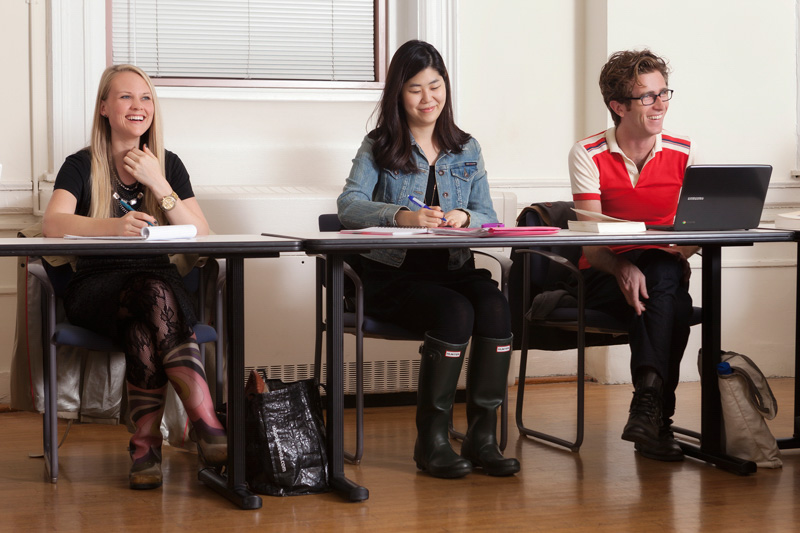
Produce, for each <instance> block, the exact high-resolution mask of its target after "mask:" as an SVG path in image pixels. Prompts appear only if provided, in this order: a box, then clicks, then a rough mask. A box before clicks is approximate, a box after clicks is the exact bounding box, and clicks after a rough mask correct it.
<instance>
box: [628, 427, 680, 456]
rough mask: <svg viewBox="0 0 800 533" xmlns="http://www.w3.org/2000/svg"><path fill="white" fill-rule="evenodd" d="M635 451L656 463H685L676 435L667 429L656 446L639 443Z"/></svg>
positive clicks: (664, 429)
mask: <svg viewBox="0 0 800 533" xmlns="http://www.w3.org/2000/svg"><path fill="white" fill-rule="evenodd" d="M634 449H635V450H636V451H637V452H639V453H640V454H642V456H643V457H647V458H648V459H655V460H656V461H683V450H682V449H681V446H680V444H678V441H677V440H675V434H674V433H673V432H672V431H670V430H669V429H667V428H663V429H662V431H661V438H660V439H659V441H658V444H656V445H655V446H651V445H649V444H641V443H638V442H637V443H636V444H635V445H634Z"/></svg>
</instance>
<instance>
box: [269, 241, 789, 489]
mask: <svg viewBox="0 0 800 533" xmlns="http://www.w3.org/2000/svg"><path fill="white" fill-rule="evenodd" d="M273 236H276V235H273ZM292 238H297V239H302V240H303V249H304V250H305V251H306V252H307V253H310V254H323V255H327V256H328V261H327V272H326V275H327V279H328V284H327V301H326V310H325V312H326V316H327V320H328V326H329V329H328V332H329V333H328V335H327V336H326V343H327V344H326V356H327V365H328V408H329V411H328V413H329V417H328V428H329V433H328V435H329V439H330V440H329V443H328V447H329V457H330V461H331V468H332V477H333V478H334V479H335V480H336V488H337V490H340V491H346V492H348V494H349V495H350V499H351V500H353V501H359V500H363V499H366V498H367V497H368V494H369V493H368V492H367V490H366V489H365V488H363V487H358V486H356V485H354V484H352V483H351V482H349V481H348V480H347V479H346V478H345V477H344V459H343V444H342V428H341V423H342V410H343V392H342V391H343V367H342V364H343V363H342V361H343V323H342V306H341V301H342V297H343V287H344V280H343V269H342V261H343V259H342V258H343V257H344V256H345V255H347V254H353V253H361V252H364V251H367V250H371V249H376V248H382V249H389V248H418V249H425V248H442V247H443V248H462V247H469V248H487V247H490V248H495V247H512V246H516V247H525V246H554V245H573V246H584V245H610V244H678V245H696V246H701V247H702V249H703V251H702V254H703V263H702V264H703V269H702V303H703V326H702V328H703V330H702V347H703V360H702V407H701V409H702V412H701V416H702V422H701V433H700V435H698V437H699V441H700V445H699V446H694V445H690V444H685V443H682V447H683V449H684V452H685V453H686V454H687V455H689V456H690V457H695V458H697V459H700V460H703V461H706V462H708V463H712V464H714V465H716V466H718V467H720V468H723V469H725V470H730V471H732V472H736V473H738V474H748V473H751V472H755V470H756V465H755V463H753V462H751V461H742V460H740V459H737V458H734V457H730V456H727V455H725V454H723V453H722V446H723V443H722V437H721V421H722V407H721V405H720V399H719V384H718V381H717V372H716V365H717V363H719V362H720V351H721V344H720V335H721V328H720V324H721V308H722V291H721V273H722V271H721V267H722V265H721V256H722V247H725V246H749V245H752V244H754V243H762V242H795V240H796V238H795V233H794V232H792V231H780V230H767V229H765V230H750V231H723V232H664V231H648V232H646V233H638V234H631V235H600V234H595V233H576V232H570V231H561V232H560V233H559V234H557V235H548V236H526V237H491V238H489V237H486V238H477V237H466V236H444V235H405V236H398V235H395V236H391V237H381V236H373V235H342V234H338V233H309V234H303V235H301V236H297V235H296V236H293V237H292ZM798 287H799V289H798V290H800V284H798ZM798 301H800V300H798ZM799 312H800V310H799ZM798 316H800V315H798ZM796 359H797V363H796V364H800V352H796ZM797 390H798V391H800V389H797ZM797 405H800V392H796V407H797ZM797 414H798V411H797V409H796V410H795V434H794V439H792V442H786V443H785V444H784V445H783V446H782V447H790V446H791V445H792V444H794V445H796V447H800V419H798V418H797Z"/></svg>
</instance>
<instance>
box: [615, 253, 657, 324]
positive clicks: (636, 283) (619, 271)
mask: <svg viewBox="0 0 800 533" xmlns="http://www.w3.org/2000/svg"><path fill="white" fill-rule="evenodd" d="M614 277H615V278H617V284H618V285H619V288H620V290H621V291H622V294H623V295H624V296H625V300H626V301H627V302H628V305H630V306H631V307H633V310H634V311H636V314H637V315H641V314H642V313H643V312H644V311H645V306H644V302H642V300H647V299H648V298H649V296H648V295H647V283H646V281H647V280H646V279H645V277H644V274H642V271H641V270H639V267H637V266H636V265H634V264H633V263H631V262H630V261H628V260H625V259H622V258H618V260H617V265H616V267H615V268H614Z"/></svg>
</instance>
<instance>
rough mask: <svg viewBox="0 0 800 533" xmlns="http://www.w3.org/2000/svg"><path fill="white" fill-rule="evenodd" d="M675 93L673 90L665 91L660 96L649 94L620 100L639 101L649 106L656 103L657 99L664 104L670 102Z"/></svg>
mask: <svg viewBox="0 0 800 533" xmlns="http://www.w3.org/2000/svg"><path fill="white" fill-rule="evenodd" d="M674 92H675V91H673V90H672V89H664V90H663V91H661V92H660V93H658V94H652V93H648V94H645V95H642V96H626V97H625V98H620V100H639V101H640V102H641V103H642V105H643V106H648V105H653V104H655V103H656V97H658V98H661V101H662V102H666V101H668V100H670V99H671V98H672V93H674Z"/></svg>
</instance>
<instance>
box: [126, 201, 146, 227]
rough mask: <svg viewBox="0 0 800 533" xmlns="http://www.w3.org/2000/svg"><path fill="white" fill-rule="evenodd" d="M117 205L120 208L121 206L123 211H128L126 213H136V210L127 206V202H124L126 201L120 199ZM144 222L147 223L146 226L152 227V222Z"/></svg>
mask: <svg viewBox="0 0 800 533" xmlns="http://www.w3.org/2000/svg"><path fill="white" fill-rule="evenodd" d="M119 205H121V206H122V207H123V208H124V209H127V210H128V212H131V211H136V209H134V208H133V207H132V206H130V205H129V204H128V202H126V201H125V200H123V199H122V198H120V199H119ZM145 222H147V225H148V226H152V225H153V223H152V222H150V221H149V220H145Z"/></svg>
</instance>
